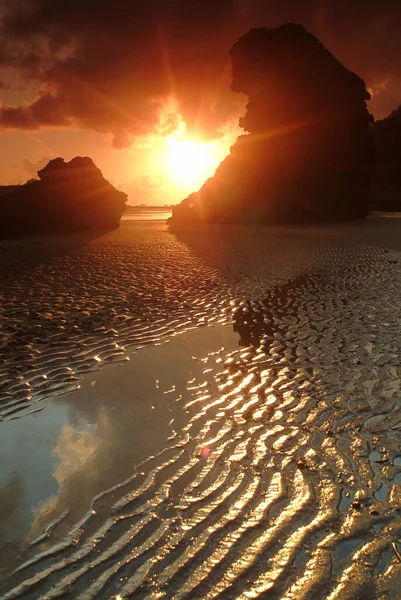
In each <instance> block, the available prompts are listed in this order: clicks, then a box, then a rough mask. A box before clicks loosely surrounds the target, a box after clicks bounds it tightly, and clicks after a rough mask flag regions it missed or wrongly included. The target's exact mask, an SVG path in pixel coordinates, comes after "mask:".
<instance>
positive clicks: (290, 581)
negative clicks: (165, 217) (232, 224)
mask: <svg viewBox="0 0 401 600" xmlns="http://www.w3.org/2000/svg"><path fill="white" fill-rule="evenodd" d="M400 234H401V224H400V221H399V220H397V219H383V220H381V219H376V220H371V221H369V222H367V223H365V224H356V225H341V226H340V225H339V226H333V227H322V228H299V229H295V228H294V229H290V230H289V229H286V230H282V229H278V228H270V229H269V228H251V229H243V228H229V229H228V230H223V231H222V230H220V229H218V228H209V229H208V228H206V229H205V228H203V229H198V230H194V231H192V232H191V233H185V232H183V233H177V235H176V236H174V235H172V234H169V233H166V232H165V231H163V230H162V229H159V230H155V229H148V230H144V229H140V230H139V229H138V230H135V231H134V232H133V230H132V229H125V230H124V229H122V230H121V231H120V232H119V233H118V234H117V235H114V236H112V237H106V238H105V239H104V240H103V241H100V240H96V241H94V242H89V244H88V245H86V246H84V248H79V250H78V251H77V250H76V248H75V246H71V244H72V242H70V246H69V247H68V248H66V247H65V246H64V250H63V253H61V252H60V247H58V251H57V254H56V253H55V252H53V254H52V256H51V258H50V259H49V258H48V257H47V262H46V261H45V260H43V261H42V262H40V264H35V265H33V268H31V269H27V268H26V267H27V265H26V263H25V265H24V264H23V263H22V261H20V262H18V261H17V263H16V264H17V265H19V268H20V269H21V272H22V271H23V268H25V269H26V270H25V271H24V272H23V273H22V277H21V278H20V279H18V280H17V278H15V281H13V282H12V285H11V288H8V290H9V295H8V296H7V294H5V297H6V300H7V301H8V302H9V304H8V307H7V310H8V311H9V312H8V313H6V315H10V314H12V315H13V318H14V321H12V322H13V323H14V324H15V325H18V323H19V322H21V323H24V322H25V323H26V321H24V318H26V317H23V316H22V315H21V314H20V313H19V312H18V310H20V311H21V310H22V302H21V299H22V297H23V296H24V294H26V293H27V291H28V290H29V282H32V273H33V272H34V273H35V276H36V277H38V275H41V276H42V278H43V279H42V281H46V277H44V275H47V276H51V278H52V286H51V287H52V288H53V289H54V297H57V293H59V294H61V300H62V301H63V302H62V303H60V307H61V306H62V310H61V309H60V310H61V312H62V313H63V314H64V317H65V318H66V321H67V322H68V320H69V319H73V320H74V321H73V322H74V324H76V325H77V329H76V333H75V334H73V336H72V337H73V339H72V340H71V339H69V338H68V336H66V337H63V336H62V335H61V334H60V336H61V337H59V338H57V339H56V342H57V343H56V344H55V347H54V348H52V346H51V332H52V331H53V330H52V328H51V327H49V326H48V325H46V324H45V326H44V332H41V333H40V335H37V336H36V337H34V338H33V342H31V343H32V348H31V351H32V352H34V350H38V354H37V356H36V359H35V360H36V362H35V361H33V362H32V370H31V375H32V374H33V376H28V375H27V376H26V377H24V381H25V382H28V383H29V384H30V387H31V390H32V392H31V399H30V400H28V401H27V400H26V399H25V400H24V399H23V398H22V391H23V390H22V389H21V388H20V387H16V388H12V387H11V389H10V387H8V389H5V392H4V393H5V394H8V396H6V400H5V402H6V405H8V406H13V404H12V403H13V402H17V401H18V402H20V403H22V401H24V402H25V403H26V405H27V407H24V409H23V410H19V411H18V412H12V413H10V414H8V413H7V410H8V409H7V408H5V412H4V413H3V416H4V418H5V421H4V422H3V423H1V424H0V425H1V427H4V432H6V433H5V435H6V436H9V438H8V439H9V441H8V442H7V440H6V438H4V439H5V440H6V441H5V442H4V446H3V445H2V446H1V447H2V448H3V456H6V460H5V462H4V459H3V463H2V464H1V465H0V467H1V468H2V469H3V470H2V471H0V473H2V474H3V476H4V478H5V479H7V481H10V486H11V492H9V493H8V495H7V486H3V491H4V490H5V493H4V494H3V497H5V499H6V502H7V501H8V503H9V504H8V506H9V507H10V509H9V510H10V511H11V507H13V509H14V512H12V511H11V512H8V514H11V515H12V516H11V517H10V518H9V522H10V524H11V526H10V527H9V530H8V533H6V535H8V536H12V535H14V541H12V540H11V542H10V544H9V545H8V546H6V548H5V551H6V555H7V566H6V569H5V571H6V572H10V571H11V569H12V568H14V567H17V565H21V563H23V564H22V566H21V567H20V568H19V570H18V571H17V572H16V573H15V574H13V575H12V576H11V577H10V578H7V579H6V580H5V582H4V584H3V587H2V590H3V595H4V598H15V597H22V598H44V597H46V598H57V597H60V596H62V595H65V596H66V597H70V598H85V599H86V598H117V597H121V598H126V597H135V598H214V597H219V598H234V597H241V598H242V597H243V598H256V597H267V595H268V597H269V598H277V599H278V598H288V599H292V598H297V599H298V598H305V599H316V598H330V599H332V600H334V599H337V598H338V599H347V600H348V599H351V598H355V599H356V598H364V599H365V598H367V599H369V598H397V597H398V591H399V589H400V585H401V569H400V567H401V543H400V541H401V489H400V485H401V433H400V428H401V405H400V400H401V378H400V375H401V371H400V366H399V365H400V351H401V342H400V340H401V318H400V314H401V312H400V308H401V293H400V292H401V269H400V265H401V253H400V250H401V242H400ZM41 243H43V242H41ZM24 248H25V246H23V247H22V249H20V252H21V253H22V255H23V256H25V257H26V256H27V254H26V251H25V250H24ZM24 252H25V254H24ZM14 260H16V259H15V258H14ZM36 262H38V261H36ZM61 265H64V268H65V269H67V267H68V268H71V267H73V266H74V265H76V273H77V277H78V281H77V279H75V280H74V281H72V282H70V283H68V282H67V281H66V280H65V279H64V278H63V276H62V273H63V271H62V270H61V271H60V266H61ZM109 267H110V268H109ZM111 267H112V268H111ZM35 269H36V270H35ZM79 269H81V271H82V269H83V270H84V272H85V269H87V271H86V273H85V274H84V276H82V277H79V275H78V274H79ZM14 272H15V271H14ZM60 273H61V275H60ZM159 275H162V276H163V277H162V278H161V279H159ZM102 277H103V279H102ZM186 277H188V279H187V280H186ZM58 278H60V279H61V280H62V282H63V283H64V286H61V285H60V283H59V282H58ZM10 279H11V278H10ZM10 279H9V281H10ZM36 281H37V279H36ZM102 281H103V285H104V287H103V288H102V291H101V294H100V300H99V297H98V296H97V295H96V294H95V293H94V291H95V290H98V289H99V288H98V286H99V285H100V284H101V283H102ZM146 281H147V282H148V287H144V285H142V288H141V283H144V282H146ZM31 285H32V284H31ZM74 286H75V287H74ZM81 286H82V288H83V289H81ZM42 287H43V286H42ZM133 289H136V290H141V292H142V293H143V294H145V296H144V297H143V296H140V295H139V293H138V291H137V295H136V304H134V303H132V304H129V303H127V298H128V297H129V292H130V291H132V290H133ZM82 291H85V292H87V294H86V298H87V299H88V298H90V297H91V294H90V292H91V291H92V297H93V298H95V300H96V302H95V301H94V308H93V310H99V307H101V306H102V305H105V304H106V303H107V306H108V307H115V310H116V312H117V314H123V315H125V317H124V318H123V319H121V320H120V321H118V319H117V320H116V325H115V327H113V329H114V333H113V332H110V331H109V330H107V331H103V332H98V331H96V330H95V328H93V329H91V328H90V327H87V325H88V322H87V321H86V320H85V319H83V320H80V311H81V310H82V309H81V306H82V305H83V304H81V303H83V300H82V296H81V294H82ZM49 294H50V297H49ZM51 294H52V289H47V290H46V293H44V292H43V290H41V288H40V286H38V287H37V288H36V300H37V302H38V304H39V305H40V306H43V305H44V304H45V303H46V302H48V303H49V307H50V306H52V302H51V300H52V297H51ZM10 297H11V300H10ZM31 297H35V296H34V295H32V296H31ZM69 298H71V301H70V303H69ZM139 298H141V300H139ZM87 302H88V300H87ZM74 303H75V304H74ZM96 303H97V304H96ZM3 306H4V305H3ZM134 306H135V310H136V311H139V310H142V311H144V312H146V308H150V309H151V310H150V311H149V314H148V318H147V319H146V320H145V319H142V320H141V318H140V316H137V315H136V313H134V314H135V317H134V318H132V319H130V318H129V317H130V316H133V312H130V311H133V307H134ZM124 309H126V310H124ZM158 310H159V311H160V312H158ZM13 311H14V312H13ZM162 311H165V313H164V314H162V316H161V313H162ZM38 312H39V310H38ZM88 312H89V313H90V314H91V309H90V307H89V311H88ZM3 314H4V313H3ZM55 314H56V313H55ZM109 317H110V311H109V312H107V311H105V319H106V323H107V327H110V324H109V323H108V321H107V320H108V318H109ZM53 318H54V317H53ZM57 318H58V317H57ZM86 318H88V317H86ZM95 321H96V320H95ZM59 322H60V321H58V323H59ZM216 322H219V323H227V322H231V323H232V325H223V324H220V325H217V326H215V327H208V328H199V325H202V324H209V325H210V324H213V323H216ZM113 323H114V322H113ZM89 324H91V325H93V322H92V321H90V319H89ZM194 327H196V329H194ZM23 331H24V328H23V326H22V325H21V327H20V328H18V327H17V330H16V331H14V332H13V330H11V333H10V332H8V331H7V329H5V332H6V334H7V333H8V335H9V336H10V337H9V338H7V339H11V341H12V342H13V344H14V346H12V347H14V349H15V348H19V350H20V351H21V352H22V348H23V346H22V345H21V344H22V342H25V338H24V337H23ZM178 331H182V332H184V333H182V335H181V336H177V337H173V338H172V336H173V334H175V333H177V332H178ZM185 331H186V333H185ZM63 335H64V334H63ZM130 336H131V337H130ZM49 338H50V339H49ZM57 340H59V341H63V340H65V345H66V347H67V345H68V344H71V345H73V344H76V343H80V344H81V353H78V354H76V355H73V356H67V357H66V355H65V354H61V359H60V363H59V364H61V365H63V367H64V366H65V365H69V368H70V369H71V372H70V377H71V379H72V381H67V380H66V379H65V378H63V377H64V373H65V371H64V370H63V369H61V370H60V372H56V374H55V375H54V377H53V378H52V386H56V385H57V384H60V386H61V387H60V391H65V390H66V389H67V388H66V385H67V386H68V385H70V386H71V385H80V386H81V389H80V390H79V391H78V392H75V393H71V394H68V395H65V396H60V397H59V398H58V399H54V395H52V388H51V386H50V387H49V388H48V389H47V391H46V389H45V388H44V387H42V384H40V383H37V381H39V379H37V380H35V375H36V374H40V373H42V372H44V373H46V372H48V373H51V369H50V368H49V362H46V361H47V360H49V361H50V367H51V368H54V367H53V363H52V362H51V361H52V358H53V356H54V355H56V357H57V356H58V355H57V352H59V348H60V343H59V341H57ZM109 340H113V341H115V342H116V343H117V345H118V346H119V348H121V351H120V350H119V349H118V348H116V347H114V349H113V348H111V347H110V348H108V350H107V351H105V350H104V348H106V347H107V344H108V343H109ZM165 340H171V341H170V342H168V343H166V344H162V345H159V346H157V345H156V346H155V344H158V343H159V342H161V341H165ZM238 340H239V341H240V343H241V344H242V345H240V346H238ZM144 344H148V346H147V347H146V348H143V347H142V349H140V347H141V346H143V345H144ZM61 347H62V344H61ZM11 349H12V348H11ZM102 352H103V354H101V353H102ZM107 352H109V354H107ZM133 353H134V354H133ZM11 356H12V353H11V350H10V357H11ZM49 356H50V358H49V359H47V358H46V357H49ZM93 356H97V358H98V359H100V360H96V359H94V360H93V362H89V363H88V357H93ZM127 356H129V358H130V360H129V361H128V362H127V361H126V362H121V363H118V364H114V365H113V364H112V365H109V366H102V365H103V362H105V358H106V359H107V357H109V360H114V359H123V358H124V357H127ZM193 356H194V357H195V359H196V360H195V359H194V358H192V357H193ZM44 357H45V358H44ZM158 357H159V358H158ZM17 360H20V361H21V360H25V359H24V357H23V356H22V358H21V357H20V358H19V359H17V358H15V359H14V362H11V364H10V361H9V360H6V361H5V363H4V364H3V367H2V368H3V372H4V373H7V379H5V380H4V381H5V382H6V387H7V386H10V385H12V383H9V382H12V380H13V378H12V374H13V370H12V366H13V365H16V364H17V365H20V363H18V362H17ZM63 361H64V362H63ZM94 363H95V364H94ZM93 366H95V367H99V366H100V367H101V368H100V370H99V368H98V369H97V370H95V371H93V372H91V373H88V374H87V375H86V377H85V379H84V381H83V382H80V381H79V379H78V376H79V374H80V373H81V372H83V371H84V370H85V369H90V368H93ZM41 369H42V371H41ZM46 369H47V371H46ZM124 373H125V375H123V374H124ZM157 373H160V375H157ZM14 379H15V377H14ZM156 380H157V381H156ZM14 394H18V398H17V399H16V400H15V399H14ZM19 394H21V395H19ZM25 394H26V391H25ZM52 398H53V399H52ZM144 399H145V401H144ZM14 406H15V407H18V406H19V405H17V404H14ZM153 406H154V407H155V408H152V407H153ZM38 408H39V409H42V408H43V411H41V412H39V413H36V414H31V415H29V414H27V413H29V411H31V410H36V409H38ZM16 416H18V417H20V418H18V419H15V417H16ZM18 440H19V441H18ZM139 440H140V442H139ZM137 442H139V443H137ZM1 443H2V444H3V438H2V441H1ZM24 444H25V446H24ZM5 448H8V449H10V450H11V452H10V456H9V458H7V453H6V452H5ZM24 448H25V450H24ZM18 451H20V454H19V455H18V454H17V453H18ZM17 456H18V459H17V458H16V457H17ZM24 457H25V458H24ZM4 465H5V466H4ZM17 465H20V466H21V468H20V477H19V479H18V477H17V476H16V475H15V474H14V476H12V473H13V472H14V473H15V471H16V470H17ZM38 465H41V466H40V467H39V466H38ZM12 477H14V479H13V478H12ZM5 479H3V480H5ZM24 486H25V487H24ZM24 490H25V492H24ZM24 493H25V497H24ZM19 497H20V498H25V499H23V500H22V501H21V502H20V503H18V502H17V501H16V500H10V499H11V498H12V499H17V498H19ZM26 498H28V500H27V499H26ZM6 502H3V506H4V505H6V506H7V503H6ZM33 506H34V507H36V510H35V511H34V513H33V514H32V513H31V512H30V510H31V507H33ZM30 515H31V521H30ZM14 525H15V526H14ZM41 536H43V537H41ZM21 537H23V538H24V541H23V542H22V543H19V542H18V540H19V539H21ZM32 541H33V542H34V544H33V545H32V546H30V547H28V549H25V547H26V546H27V544H28V543H31V542H32ZM3 556H4V555H3ZM4 560H5V559H4ZM4 575H5V573H4Z"/></svg>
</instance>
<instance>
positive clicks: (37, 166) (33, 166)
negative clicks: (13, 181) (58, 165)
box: [22, 157, 50, 177]
mask: <svg viewBox="0 0 401 600" xmlns="http://www.w3.org/2000/svg"><path fill="white" fill-rule="evenodd" d="M49 160H50V158H49V157H44V158H41V159H40V160H38V161H37V162H33V161H31V160H29V158H24V159H23V160H22V166H23V168H24V169H25V171H27V172H28V173H29V174H30V175H32V177H37V176H38V171H40V170H41V169H43V167H45V166H46V165H47V163H48V162H49Z"/></svg>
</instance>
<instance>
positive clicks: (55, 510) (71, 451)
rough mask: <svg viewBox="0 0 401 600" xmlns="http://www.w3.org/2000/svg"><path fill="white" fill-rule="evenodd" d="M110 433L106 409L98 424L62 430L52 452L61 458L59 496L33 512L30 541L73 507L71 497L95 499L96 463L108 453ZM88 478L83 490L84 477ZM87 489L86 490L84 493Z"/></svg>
mask: <svg viewBox="0 0 401 600" xmlns="http://www.w3.org/2000/svg"><path fill="white" fill-rule="evenodd" d="M108 433H109V419H108V416H107V414H106V410H105V409H104V408H101V409H100V410H99V413H98V416H97V421H96V424H95V425H93V426H92V425H86V426H85V427H84V428H79V426H77V425H71V424H69V425H64V426H63V427H62V428H61V430H60V435H59V437H58V440H57V444H56V446H55V447H54V449H53V450H52V451H51V455H52V456H56V457H58V458H59V463H58V464H57V466H56V468H55V470H54V471H53V473H52V476H53V477H54V478H55V480H56V481H57V483H58V486H59V488H58V494H57V496H50V497H49V498H47V499H46V500H45V501H44V502H42V503H40V504H39V506H37V507H36V508H34V509H33V519H32V525H31V529H30V532H29V534H28V539H29V540H31V539H33V538H35V537H36V536H37V535H39V534H40V533H41V531H42V530H43V528H44V527H45V526H46V524H47V523H48V522H49V521H51V520H53V519H55V518H57V517H58V516H59V515H60V514H61V512H62V511H63V510H65V508H66V507H68V508H69V507H71V506H73V504H71V496H75V495H76V497H77V501H81V500H82V499H84V498H86V497H87V496H89V497H91V495H92V493H91V482H92V483H93V480H94V479H95V478H96V474H97V472H98V470H97V469H96V468H95V467H94V465H93V463H94V461H95V459H96V458H97V457H98V455H99V452H100V451H101V450H102V451H104V446H105V440H106V439H107V437H108ZM82 477H84V479H85V488H84V489H83V486H82V482H81V478H82ZM84 490H85V491H84Z"/></svg>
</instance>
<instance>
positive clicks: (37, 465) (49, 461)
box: [0, 403, 90, 544]
mask: <svg viewBox="0 0 401 600" xmlns="http://www.w3.org/2000/svg"><path fill="white" fill-rule="evenodd" d="M69 413H70V411H69V408H68V406H65V405H63V404H58V403H49V404H48V406H47V407H46V410H44V411H42V412H41V413H37V414H34V415H29V416H26V417H24V419H15V420H13V421H10V422H8V423H7V427H3V428H2V429H3V430H2V433H1V437H0V506H1V509H0V515H1V520H0V522H1V524H0V544H3V543H4V541H5V540H7V539H10V536H11V537H12V538H14V539H15V538H19V537H21V536H24V535H25V534H26V533H28V530H29V527H30V523H31V520H32V509H33V508H34V507H38V505H40V504H41V503H42V502H45V501H46V500H47V499H48V498H49V496H53V495H56V494H57V493H58V490H59V483H60V480H61V479H62V478H63V470H67V471H68V470H69V469H68V465H69V466H70V470H71V469H72V468H74V465H72V464H71V460H73V456H74V455H73V454H72V456H71V458H67V456H66V454H65V450H64V454H63V450H62V445H63V435H64V438H66V437H67V438H68V437H69V439H70V441H71V440H72V439H73V433H72V432H73V431H78V428H85V427H86V426H87V423H86V421H85V420H84V419H82V418H81V417H79V416H78V415H74V420H75V426H71V425H69V424H68V423H69V416H70V415H69ZM77 421H78V422H77ZM60 427H62V429H61V432H60ZM85 431H86V436H90V431H89V430H88V429H86V430H85ZM76 435H78V434H76ZM65 445H66V444H65V442H64V446H65ZM53 449H56V451H54V450H53ZM57 449H58V451H57ZM17 482H20V485H18V484H17ZM10 508H12V510H13V512H14V518H15V520H14V521H13V522H12V523H9V526H8V524H7V514H4V515H3V514H2V513H3V511H4V512H6V513H7V512H8V511H9V510H10ZM16 512H17V513H18V516H17V515H16V514H15V513H16Z"/></svg>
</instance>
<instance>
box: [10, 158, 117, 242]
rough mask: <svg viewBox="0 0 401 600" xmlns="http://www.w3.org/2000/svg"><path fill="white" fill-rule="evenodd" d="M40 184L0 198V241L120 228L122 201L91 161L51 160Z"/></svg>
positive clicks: (18, 188)
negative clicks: (20, 237)
mask: <svg viewBox="0 0 401 600" xmlns="http://www.w3.org/2000/svg"><path fill="white" fill-rule="evenodd" d="M38 175H39V177H40V180H39V181H38V180H31V181H29V182H28V183H26V184H25V185H22V186H17V187H16V188H15V189H13V190H11V191H10V192H9V193H8V194H6V195H4V196H3V197H1V198H0V235H1V237H13V236H17V235H22V234H26V233H44V232H71V231H81V230H89V229H93V230H110V229H115V228H117V227H118V226H119V221H120V218H121V215H122V213H123V211H124V209H125V202H126V201H127V195H126V194H124V193H123V192H119V191H117V190H116V189H115V188H114V187H113V186H112V185H111V184H110V183H109V182H108V181H106V179H104V177H103V175H102V173H101V171H100V169H98V168H97V167H96V165H95V164H94V162H93V161H92V159H91V158H88V157H76V158H74V159H72V160H71V161H70V162H68V163H66V162H64V160H63V159H62V158H55V159H54V160H51V161H50V162H49V163H48V164H47V165H46V167H44V169H42V170H41V171H38Z"/></svg>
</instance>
